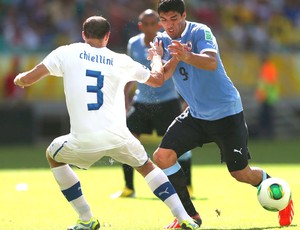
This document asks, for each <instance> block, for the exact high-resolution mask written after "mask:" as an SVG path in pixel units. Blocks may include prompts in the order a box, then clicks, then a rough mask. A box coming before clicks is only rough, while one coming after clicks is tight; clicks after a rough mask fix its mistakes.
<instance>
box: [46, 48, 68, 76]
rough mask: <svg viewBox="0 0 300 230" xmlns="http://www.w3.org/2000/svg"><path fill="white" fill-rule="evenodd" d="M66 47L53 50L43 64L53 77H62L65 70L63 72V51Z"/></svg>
mask: <svg viewBox="0 0 300 230" xmlns="http://www.w3.org/2000/svg"><path fill="white" fill-rule="evenodd" d="M64 49H65V48H64V46H61V47H58V48H57V49H55V50H53V51H52V52H51V53H50V54H48V55H47V57H45V58H44V60H43V61H42V63H43V64H44V65H45V66H46V68H47V69H48V70H49V72H50V74H51V75H54V76H58V77H62V76H63V70H62V61H61V60H62V59H63V50H64Z"/></svg>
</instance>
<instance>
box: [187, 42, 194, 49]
mask: <svg viewBox="0 0 300 230" xmlns="http://www.w3.org/2000/svg"><path fill="white" fill-rule="evenodd" d="M186 47H187V48H188V50H189V51H191V50H192V49H193V44H192V41H188V42H187V43H186Z"/></svg>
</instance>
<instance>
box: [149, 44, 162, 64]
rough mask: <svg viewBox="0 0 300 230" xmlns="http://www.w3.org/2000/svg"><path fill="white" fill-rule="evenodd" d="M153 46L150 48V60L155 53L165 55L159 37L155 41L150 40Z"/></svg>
mask: <svg viewBox="0 0 300 230" xmlns="http://www.w3.org/2000/svg"><path fill="white" fill-rule="evenodd" d="M150 46H151V48H150V49H148V52H149V57H148V58H147V59H148V60H152V59H153V56H154V55H159V56H161V57H162V56H163V54H164V49H163V47H162V41H159V40H158V39H155V40H154V42H150Z"/></svg>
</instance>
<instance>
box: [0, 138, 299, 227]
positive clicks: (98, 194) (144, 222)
mask: <svg viewBox="0 0 300 230" xmlns="http://www.w3.org/2000/svg"><path fill="white" fill-rule="evenodd" d="M142 141H143V142H144V143H145V145H146V148H147V149H148V150H149V153H151V152H152V151H153V150H154V149H155V148H156V146H157V140H155V139H154V140H153V139H152V138H151V139H147V138H144V139H143V140H142ZM298 143H300V142H299V140H285V141H253V142H250V144H249V148H250V151H251V154H252V156H253V159H252V160H251V161H250V164H251V165H253V166H259V167H263V168H264V169H266V171H268V173H269V174H270V175H272V176H274V177H281V178H283V179H285V180H286V181H288V182H289V184H290V186H291V189H292V194H293V200H294V205H295V217H294V221H293V224H292V226H290V227H288V228H284V229H291V230H292V229H295V230H296V229H300V219H299V216H298V210H300V179H299V178H300V154H299V144H298ZM46 146H47V144H45V145H39V146H33V147H32V146H17V147H14V148H11V147H0V156H1V160H0V168H1V170H0V181H1V187H0V188H1V189H0V229H1V230H2V229H3V230H4V229H5V230H19V229H20V230H40V229H43V230H47V229H51V230H58V229H66V228H67V227H68V226H69V225H72V224H74V223H75V221H76V219H77V215H76V213H75V212H74V211H73V209H72V208H71V206H70V205H69V204H68V203H67V202H66V201H65V198H64V197H63V195H62V194H61V192H60V191H59V189H58V185H57V184H56V182H55V180H54V178H53V177H52V174H51V172H50V170H49V169H48V168H47V163H46V160H45V159H44V149H45V148H46ZM75 171H76V172H77V173H78V176H79V178H80V179H81V183H82V189H83V192H84V194H85V196H86V198H87V200H88V201H89V203H90V205H91V207H92V210H93V213H94V215H95V216H96V217H98V218H99V220H100V222H101V224H102V227H101V229H108V230H119V229H120V230H127V229H128V230H129V229H130V230H135V229H137V230H143V229H145V230H156V229H163V226H164V225H166V224H168V223H169V222H170V221H172V220H173V217H172V214H171V213H170V211H169V210H168V209H167V208H166V207H165V206H164V204H163V203H162V202H160V201H159V200H158V199H156V198H155V197H154V195H153V194H152V193H151V191H150V190H149V189H148V186H147V184H146V182H145V181H144V180H143V178H142V177H141V176H140V175H138V174H137V173H136V174H135V186H136V190H137V191H136V192H137V198H135V199H116V200H111V199H110V198H109V196H110V195H111V194H112V193H114V192H116V191H117V190H119V189H121V188H122V186H123V185H124V182H123V174H122V171H121V167H120V166H119V164H118V163H114V164H113V165H110V163H109V161H108V159H104V160H102V161H100V162H99V163H97V164H96V165H95V166H94V167H92V168H91V169H89V170H87V171H83V170H78V169H75ZM19 183H26V184H27V185H28V189H27V190H26V191H18V190H16V185H17V184H19ZM192 183H193V187H194V193H195V196H196V199H195V200H194V204H195V206H196V207H197V209H198V211H199V212H200V215H201V217H202V219H203V225H202V227H201V229H209V230H223V229H224V230H225V229H229V230H263V229H282V228H280V227H279V225H278V219H277V213H276V212H269V211H266V210H264V209H263V208H262V207H260V205H259V203H258V201H257V198H256V189H255V188H254V187H252V186H249V185H246V184H242V183H237V182H236V181H235V180H234V179H233V178H231V177H230V175H229V173H228V172H227V169H226V166H225V165H223V164H219V154H218V149H217V148H216V147H215V146H214V145H207V146H205V147H203V148H202V149H200V148H199V149H195V150H194V151H193V167H192ZM216 210H217V211H216ZM217 212H219V213H220V215H219V214H218V213H217Z"/></svg>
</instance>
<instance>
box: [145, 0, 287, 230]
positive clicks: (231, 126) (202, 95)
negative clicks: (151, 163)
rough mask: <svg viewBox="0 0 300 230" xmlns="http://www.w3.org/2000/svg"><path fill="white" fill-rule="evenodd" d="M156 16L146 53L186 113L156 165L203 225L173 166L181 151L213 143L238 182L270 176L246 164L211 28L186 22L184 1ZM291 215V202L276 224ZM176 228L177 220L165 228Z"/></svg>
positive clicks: (234, 98) (237, 103)
mask: <svg viewBox="0 0 300 230" xmlns="http://www.w3.org/2000/svg"><path fill="white" fill-rule="evenodd" d="M158 14H159V17H160V21H161V25H162V27H163V28H164V30H165V32H163V33H161V34H160V35H158V36H157V39H156V42H155V43H154V45H153V49H152V50H150V54H155V53H159V54H160V55H163V56H162V59H163V62H164V63H165V64H164V73H165V75H164V77H165V80H166V79H168V78H170V77H173V81H174V82H175V86H176V89H177V90H178V92H179V94H180V95H181V96H182V97H183V99H184V100H185V101H186V102H187V104H188V108H187V109H186V110H185V111H184V112H183V113H182V114H181V115H180V116H178V117H177V118H176V119H175V120H174V122H173V123H172V125H171V126H170V127H169V129H168V131H167V132H166V134H165V136H164V137H163V139H162V141H161V143H160V146H159V148H158V149H157V150H156V151H155V153H154V160H155V162H156V163H157V165H158V166H159V167H161V168H162V169H163V170H164V171H165V173H166V174H167V175H168V177H169V180H170V181H171V182H172V184H173V185H174V187H175V189H176V191H177V193H178V195H179V197H180V199H181V201H182V203H183V205H184V207H185V209H186V210H187V212H188V214H189V215H190V216H192V217H193V218H194V219H195V220H196V221H197V222H198V223H199V224H201V218H200V216H199V214H198V212H197V211H196V209H195V207H194V205H193V203H192V202H191V200H190V198H189V196H188V191H187V188H186V183H185V178H184V174H183V172H182V171H181V170H180V166H179V165H178V163H177V158H178V157H180V156H181V155H182V154H183V153H184V152H186V151H188V150H191V149H193V148H195V147H197V146H200V147H201V146H202V145H204V144H206V143H210V142H214V143H216V144H217V145H218V147H219V149H220V153H221V161H222V162H225V163H226V165H227V168H228V171H229V172H230V174H231V176H232V177H233V178H235V179H236V180H237V181H240V182H244V183H248V184H251V185H253V186H256V187H258V186H259V185H260V184H261V182H262V181H263V180H264V179H266V178H268V177H269V175H268V174H267V173H266V172H265V171H264V170H262V169H260V168H253V167H250V166H249V165H248V160H249V159H250V154H249V151H248V147H247V142H248V130H247V126H246V123H245V119H244V115H243V106H242V101H241V97H240V94H239V92H238V90H237V89H236V88H235V86H234V85H233V83H232V81H231V80H230V78H229V77H228V76H227V74H226V71H225V69H224V66H223V64H222V61H221V57H220V52H219V49H218V44H217V41H216V38H215V36H214V35H213V33H212V31H211V29H210V28H209V27H208V26H206V25H204V24H201V23H196V22H190V21H187V20H186V11H185V5H184V1H183V0H159V1H158ZM150 59H151V56H150ZM292 213H293V211H292V201H291V202H290V204H289V205H288V207H287V208H286V209H285V210H282V211H280V212H279V223H280V225H289V224H290V223H291V220H292ZM287 219H288V220H289V221H284V220H287ZM174 226H175V227H177V226H176V220H175V221H174V222H172V223H171V224H170V225H169V226H167V228H174Z"/></svg>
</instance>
